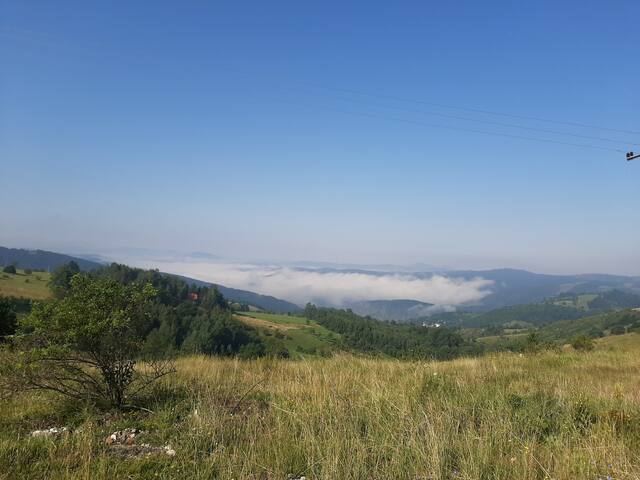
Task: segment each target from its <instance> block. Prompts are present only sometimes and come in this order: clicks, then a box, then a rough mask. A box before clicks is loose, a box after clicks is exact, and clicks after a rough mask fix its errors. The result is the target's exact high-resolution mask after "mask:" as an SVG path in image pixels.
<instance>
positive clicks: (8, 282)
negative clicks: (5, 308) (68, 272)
mask: <svg viewBox="0 0 640 480" xmlns="http://www.w3.org/2000/svg"><path fill="white" fill-rule="evenodd" d="M50 278H51V275H50V274H49V273H46V272H33V273H31V274H29V275H27V274H25V273H24V270H20V269H18V270H17V274H16V275H14V274H11V273H3V272H2V271H0V296H3V297H18V298H30V299H33V300H43V299H46V298H51V292H50V291H49V287H48V283H49V280H50Z"/></svg>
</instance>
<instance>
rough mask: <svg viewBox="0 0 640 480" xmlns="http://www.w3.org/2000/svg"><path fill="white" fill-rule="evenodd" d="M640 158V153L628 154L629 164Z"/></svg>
mask: <svg viewBox="0 0 640 480" xmlns="http://www.w3.org/2000/svg"><path fill="white" fill-rule="evenodd" d="M636 158H640V153H633V152H627V162H630V161H631V160H635V159H636Z"/></svg>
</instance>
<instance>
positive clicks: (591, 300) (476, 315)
mask: <svg viewBox="0 0 640 480" xmlns="http://www.w3.org/2000/svg"><path fill="white" fill-rule="evenodd" d="M632 307H640V295H637V294H634V293H629V292H622V291H620V290H610V291H606V292H603V293H583V294H575V293H574V294H563V295H560V296H558V297H553V298H549V299H547V300H545V301H543V302H540V303H529V304H523V305H513V306H508V307H501V308H496V309H494V310H490V311H488V312H448V313H441V314H435V315H432V316H430V317H428V318H426V319H423V320H424V321H428V322H430V323H433V322H438V323H442V324H444V325H449V326H461V327H469V328H486V327H489V326H509V325H511V326H516V324H517V326H519V327H521V328H527V327H538V326H541V325H547V324H550V323H553V322H557V321H562V320H572V319H578V318H582V317H587V316H593V315H596V314H598V313H604V312H608V311H616V310H623V309H627V308H632Z"/></svg>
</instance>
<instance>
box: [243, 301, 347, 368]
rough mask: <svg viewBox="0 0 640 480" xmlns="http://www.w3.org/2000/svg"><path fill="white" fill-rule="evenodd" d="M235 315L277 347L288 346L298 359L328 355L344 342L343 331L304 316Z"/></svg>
mask: <svg viewBox="0 0 640 480" xmlns="http://www.w3.org/2000/svg"><path fill="white" fill-rule="evenodd" d="M235 318H236V319H237V320H240V321H241V322H243V323H244V324H245V325H248V326H250V327H252V328H254V329H256V330H257V332H258V334H259V336H260V338H261V339H262V340H263V341H264V342H265V343H266V344H267V345H270V347H271V348H272V349H273V350H278V349H281V350H282V349H286V350H287V351H288V352H289V354H290V355H291V356H292V357H294V358H301V357H302V356H309V355H313V356H315V355H328V354H330V353H331V352H333V351H334V350H336V349H337V348H338V346H339V345H340V340H341V336H340V335H339V334H337V333H335V332H331V331H329V330H327V329H326V328H324V327H323V326H322V325H319V324H318V323H317V322H315V321H313V320H308V319H307V318H304V317H301V316H294V315H278V314H272V313H262V312H242V313H241V314H237V315H236V316H235Z"/></svg>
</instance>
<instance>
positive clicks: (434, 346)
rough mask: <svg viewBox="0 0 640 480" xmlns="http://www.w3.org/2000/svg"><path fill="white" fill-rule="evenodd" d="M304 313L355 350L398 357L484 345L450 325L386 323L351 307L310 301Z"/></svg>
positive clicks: (470, 350) (440, 354) (452, 353)
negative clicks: (475, 342)
mask: <svg viewBox="0 0 640 480" xmlns="http://www.w3.org/2000/svg"><path fill="white" fill-rule="evenodd" d="M304 313H305V317H307V318H309V319H311V320H315V321H316V322H318V323H319V324H320V325H322V326H323V327H325V328H326V329H328V330H331V331H333V332H336V333H339V334H341V335H342V336H343V339H344V342H345V344H346V345H348V346H349V347H351V348H353V349H354V350H356V351H359V352H364V353H381V354H384V355H388V356H391V357H396V358H436V359H445V358H453V357H456V356H459V355H470V354H477V353H480V351H481V347H480V346H478V345H474V344H472V343H469V342H467V341H466V340H464V338H463V337H462V336H461V335H460V334H458V333H457V332H454V331H452V330H450V329H448V328H426V327H422V326H415V325H406V324H396V323H387V322H381V321H378V320H374V319H372V318H368V317H361V316H359V315H356V314H355V313H353V312H352V311H350V310H338V309H335V308H319V307H316V306H315V305H312V304H308V305H307V306H306V308H305V311H304Z"/></svg>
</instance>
